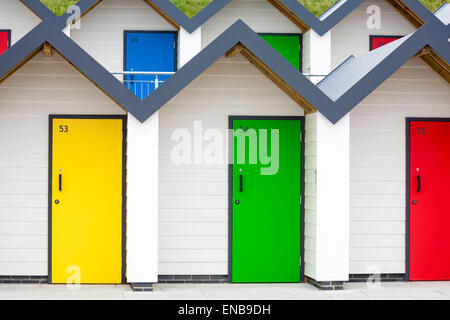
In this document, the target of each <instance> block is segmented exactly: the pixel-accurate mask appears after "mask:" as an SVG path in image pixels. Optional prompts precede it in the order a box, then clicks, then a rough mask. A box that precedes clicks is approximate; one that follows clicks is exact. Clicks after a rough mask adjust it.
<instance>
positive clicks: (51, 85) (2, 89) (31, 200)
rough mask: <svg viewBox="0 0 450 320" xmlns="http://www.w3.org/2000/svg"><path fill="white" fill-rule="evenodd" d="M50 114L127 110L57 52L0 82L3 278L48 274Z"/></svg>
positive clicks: (0, 265)
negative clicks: (4, 276) (5, 276)
mask: <svg viewBox="0 0 450 320" xmlns="http://www.w3.org/2000/svg"><path fill="white" fill-rule="evenodd" d="M8 2H9V1H8ZM17 3H20V2H19V1H17ZM2 4H3V1H2ZM20 5H22V4H20ZM27 10H28V9H27ZM0 14H1V11H0ZM49 114H124V111H123V110H122V109H121V108H119V107H118V106H117V105H116V104H115V103H114V102H112V101H111V100H110V99H109V98H108V97H107V96H106V95H104V94H103V93H102V92H101V91H100V90H98V89H97V88H96V87H95V86H94V85H92V83H91V82H90V81H88V80H87V79H86V78H85V77H84V76H83V75H81V74H80V73H79V72H78V71H77V70H75V69H74V68H73V67H72V66H70V64H69V63H67V62H66V60H64V59H63V58H62V57H61V56H59V55H58V53H56V52H54V54H53V56H52V57H49V58H47V57H45V56H44V55H43V54H42V53H38V54H37V55H36V56H35V57H33V58H32V59H31V60H30V61H29V62H27V63H26V64H25V65H24V66H22V68H20V69H19V70H17V71H16V73H14V74H13V75H11V76H10V77H9V78H8V79H6V80H5V81H4V82H3V83H1V84H0V150H1V151H0V248H1V250H0V275H46V274H47V239H48V238H47V237H48V233H47V227H48V222H47V219H48V210H47V191H48V116H49Z"/></svg>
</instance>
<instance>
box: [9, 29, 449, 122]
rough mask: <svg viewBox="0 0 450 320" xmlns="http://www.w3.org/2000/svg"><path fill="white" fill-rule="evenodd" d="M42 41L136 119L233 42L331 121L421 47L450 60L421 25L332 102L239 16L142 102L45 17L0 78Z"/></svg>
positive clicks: (441, 42) (443, 45) (438, 39)
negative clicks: (428, 48)
mask: <svg viewBox="0 0 450 320" xmlns="http://www.w3.org/2000/svg"><path fill="white" fill-rule="evenodd" d="M44 42H48V43H50V44H51V45H52V46H53V47H54V48H55V49H56V50H57V51H58V52H59V53H61V54H62V55H63V56H64V57H65V58H66V59H67V60H68V61H70V62H71V63H72V64H73V65H74V66H75V67H76V68H77V69H78V70H79V71H80V72H82V73H83V74H84V75H85V76H86V77H87V78H89V79H90V80H91V81H92V82H93V83H95V84H96V85H97V86H98V87H99V88H101V89H102V90H103V91H104V92H105V93H106V94H107V95H108V96H110V97H111V98H112V99H113V100H114V101H116V102H117V103H118V104H119V105H120V106H122V107H123V108H124V109H126V110H127V111H128V112H130V113H131V114H132V115H133V116H134V117H136V118H137V119H138V120H139V121H141V122H144V121H145V120H146V119H148V118H149V117H150V116H151V115H152V114H153V113H155V112H156V111H157V110H159V109H160V108H161V107H163V106H164V105H165V104H166V103H167V102H168V101H169V100H170V99H172V98H173V97H174V96H175V95H176V94H178V93H179V92H180V91H181V90H183V89H184V88H185V87H186V86H187V85H188V84H189V83H190V82H192V81H193V80H194V79H196V78H197V77H198V76H199V75H200V74H201V73H202V72H203V71H205V70H206V69H207V68H208V67H209V66H211V65H212V64H213V63H214V62H215V61H217V60H218V59H219V58H220V57H222V56H223V55H224V54H225V53H226V52H227V51H228V50H229V49H231V48H232V47H233V46H235V45H236V44H237V43H241V44H242V45H244V46H245V47H246V48H247V49H249V50H250V51H251V52H252V53H253V54H254V55H255V56H257V57H258V59H260V60H261V61H262V62H263V63H264V64H265V65H266V66H267V67H269V68H270V69H271V70H272V71H273V72H275V73H276V74H277V75H278V76H279V77H280V78H281V79H282V80H283V81H284V82H285V83H286V84H288V85H289V86H290V87H291V88H292V89H294V90H295V91H296V92H298V93H299V94H300V95H301V96H302V97H303V98H304V99H305V100H306V101H308V102H309V103H310V104H311V105H313V106H314V107H315V108H316V109H317V110H318V111H319V112H320V113H322V114H323V115H324V116H325V117H326V118H327V119H329V120H330V121H331V122H332V123H336V122H337V121H339V119H341V118H342V117H343V116H344V115H345V114H346V113H348V112H349V111H350V110H351V109H352V108H353V107H355V106H356V105H357V104H358V103H359V102H361V101H362V100H363V99H364V98H365V97H366V96H367V95H369V94H370V93H371V92H372V91H373V90H374V89H375V88H376V87H377V86H378V85H380V84H381V83H382V82H383V81H384V80H386V79H387V78H388V77H389V76H390V75H391V74H392V73H394V72H395V71H396V70H397V69H398V68H400V67H401V66H402V65H403V64H404V63H405V62H406V61H408V60H409V59H410V58H411V57H412V56H413V55H414V54H415V53H417V52H418V51H419V50H420V49H422V48H423V47H425V46H427V45H429V46H430V47H432V48H433V49H434V50H435V51H436V52H437V53H438V54H439V55H440V56H441V57H442V58H443V59H445V60H446V61H447V62H450V44H449V43H448V41H447V38H445V37H444V35H443V34H442V33H441V32H440V31H439V30H437V29H436V28H435V27H434V26H432V25H431V24H426V25H424V26H423V27H421V28H420V29H419V30H418V31H416V32H415V33H414V34H412V35H411V36H409V37H408V39H406V40H404V41H403V42H402V43H401V44H400V45H399V46H398V47H396V48H395V49H394V50H392V52H390V53H389V54H388V55H386V56H385V57H384V58H383V59H382V60H381V61H379V62H377V64H376V66H375V67H374V68H373V69H372V70H370V71H369V72H367V73H366V74H364V76H362V77H361V79H358V81H357V82H356V83H355V84H354V85H352V86H351V87H350V88H349V89H348V90H345V93H343V94H342V95H340V97H339V98H338V99H337V100H336V101H333V100H332V99H331V98H330V96H329V95H327V93H326V90H325V92H324V91H322V90H321V89H320V88H319V87H317V86H315V85H314V84H313V83H312V82H310V81H309V80H308V79H307V78H306V77H305V76H303V74H301V73H300V72H298V71H297V70H296V69H295V68H294V67H293V66H292V65H291V64H290V63H289V62H288V61H287V60H285V59H284V58H283V57H282V56H280V55H279V54H278V53H277V52H276V51H275V50H274V49H272V47H271V46H270V45H269V44H268V43H267V42H266V41H264V40H263V39H262V38H261V37H260V36H259V35H258V34H256V33H255V32H254V31H253V30H252V29H251V28H250V27H248V26H247V25H246V24H245V23H244V22H242V21H241V20H238V21H236V22H235V23H234V24H233V25H232V26H230V27H229V28H228V29H227V30H226V31H225V32H223V33H222V34H221V35H220V36H219V37H218V38H216V39H215V40H214V41H213V42H211V43H210V44H209V45H208V46H207V47H206V48H205V49H203V50H202V51H201V52H200V53H199V54H197V55H196V56H195V57H194V58H192V60H190V61H189V62H188V63H187V64H186V65H185V66H183V67H182V68H181V69H180V70H179V71H178V72H176V73H175V74H174V75H173V76H172V77H170V78H169V79H168V80H167V81H166V82H165V83H164V84H163V85H162V86H160V87H159V88H158V89H157V90H155V91H154V92H153V93H152V94H151V95H150V96H148V97H147V98H146V99H145V100H143V101H141V100H139V99H138V98H137V97H136V96H135V95H134V94H133V93H131V91H129V90H128V89H127V88H126V87H125V86H124V85H122V83H121V82H120V81H118V80H117V79H116V78H115V77H114V76H112V75H111V74H110V73H109V72H108V71H107V70H106V69H105V68H104V67H103V66H101V65H100V64H99V63H98V62H97V61H96V60H94V59H93V58H92V57H90V56H89V55H88V54H87V53H86V52H85V51H84V50H83V49H81V48H80V47H79V46H78V45H77V44H76V43H75V42H74V41H73V40H71V39H70V38H69V37H66V36H65V34H64V33H63V32H62V31H61V30H60V29H58V28H57V27H56V26H55V25H54V24H52V23H51V22H49V21H44V22H42V23H41V24H39V25H38V26H37V27H36V28H34V29H33V30H32V31H31V32H30V33H28V34H27V35H26V36H24V37H23V38H22V39H21V40H19V41H18V42H17V43H16V44H15V45H14V46H12V47H11V48H10V49H9V50H7V51H6V52H5V53H4V54H3V55H1V56H0V79H1V78H3V77H4V76H5V75H7V74H8V73H10V72H11V71H13V70H14V69H15V68H16V67H17V66H18V65H20V63H21V62H22V61H24V60H25V59H26V58H27V57H28V56H30V55H31V54H32V53H33V52H35V51H36V50H37V49H39V47H40V46H41V45H42V44H43V43H44ZM380 49H382V48H380ZM375 51H376V50H375ZM375 51H372V52H375ZM355 60H356V59H352V60H350V61H351V62H352V61H355ZM344 67H345V66H344ZM336 73H337V74H338V73H339V70H338V71H337V72H336ZM338 85H339V84H338Z"/></svg>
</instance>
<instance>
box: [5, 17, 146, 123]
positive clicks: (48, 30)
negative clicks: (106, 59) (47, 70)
mask: <svg viewBox="0 0 450 320" xmlns="http://www.w3.org/2000/svg"><path fill="white" fill-rule="evenodd" d="M45 42H48V43H49V44H51V45H52V47H53V48H54V49H55V50H56V51H58V52H59V53H60V54H61V55H63V56H64V57H65V58H66V59H67V60H68V61H69V62H70V63H71V64H72V65H74V66H75V67H76V68H77V69H78V70H79V71H80V72H81V73H83V74H84V75H85V76H86V77H87V78H88V79H89V80H91V81H92V82H93V83H94V84H96V85H97V86H98V87H99V88H100V89H102V90H103V91H104V92H105V93H106V94H107V95H108V96H110V97H111V98H112V99H113V100H114V101H116V102H117V103H118V104H119V105H120V106H122V107H123V108H124V109H126V110H128V111H129V112H130V113H131V114H133V115H135V117H136V118H138V119H139V120H141V121H144V120H145V119H147V118H148V116H146V115H143V114H142V113H141V112H140V111H141V110H142V106H140V103H141V101H140V100H139V99H138V98H137V97H136V96H135V95H134V94H132V93H131V91H129V90H128V89H127V88H126V87H125V86H124V85H122V83H121V82H120V81H118V80H117V79H116V78H115V77H114V76H113V75H111V74H110V73H109V72H108V71H107V70H106V69H105V68H103V67H102V66H101V65H100V64H99V63H98V62H97V61H96V60H95V59H93V58H92V57H91V56H90V55H89V54H88V53H86V52H85V51H84V50H83V49H81V48H80V47H79V46H78V45H77V44H76V43H75V42H74V41H73V40H72V39H70V38H69V37H67V36H66V35H65V34H64V33H63V32H62V31H61V30H59V28H58V27H57V26H55V25H54V24H53V23H51V22H50V21H43V22H41V23H40V24H39V25H37V26H36V27H35V28H34V29H33V30H31V31H30V32H29V33H28V34H26V35H25V36H24V37H22V38H21V39H20V40H19V41H18V42H16V43H15V44H14V45H13V46H12V47H11V48H10V49H8V50H7V51H5V52H4V53H3V54H2V55H1V56H0V79H2V78H3V77H5V76H6V75H7V74H8V73H10V72H11V71H13V70H14V69H15V68H16V67H17V66H19V65H20V64H21V63H22V62H23V61H24V60H26V59H27V58H28V57H29V56H30V55H32V54H33V53H35V52H36V50H38V49H39V48H40V47H41V46H42V44H44V43H45Z"/></svg>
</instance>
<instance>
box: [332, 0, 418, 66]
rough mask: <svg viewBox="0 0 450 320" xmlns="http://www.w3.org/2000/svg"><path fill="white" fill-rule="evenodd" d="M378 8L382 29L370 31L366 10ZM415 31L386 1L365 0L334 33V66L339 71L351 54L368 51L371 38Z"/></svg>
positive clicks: (357, 54)
mask: <svg viewBox="0 0 450 320" xmlns="http://www.w3.org/2000/svg"><path fill="white" fill-rule="evenodd" d="M371 5H376V6H378V7H379V8H380V10H381V15H380V18H381V28H380V29H373V30H370V29H368V28H367V19H368V18H369V17H370V15H371V14H368V13H367V12H366V11H367V8H368V7H369V6H371ZM415 30H416V28H415V27H414V26H413V25H412V24H411V23H410V22H409V21H408V20H407V19H406V18H404V17H403V16H402V15H401V14H400V13H399V12H398V11H397V10H396V9H394V8H393V7H392V6H391V5H390V4H389V3H388V2H387V1H386V0H366V1H364V2H363V3H362V4H361V5H360V6H359V7H358V8H357V9H356V10H355V11H353V12H352V13H351V14H350V15H348V16H347V17H346V18H344V19H343V20H342V21H340V22H339V23H338V24H337V25H336V26H335V27H334V28H333V29H332V30H331V66H332V68H333V69H334V68H336V67H337V66H338V65H339V64H341V63H342V62H343V61H344V60H345V59H347V58H348V57H349V56H350V55H355V56H359V55H361V54H363V53H366V52H368V51H369V36H370V35H385V36H386V35H393V36H402V35H407V34H410V33H412V32H414V31H415Z"/></svg>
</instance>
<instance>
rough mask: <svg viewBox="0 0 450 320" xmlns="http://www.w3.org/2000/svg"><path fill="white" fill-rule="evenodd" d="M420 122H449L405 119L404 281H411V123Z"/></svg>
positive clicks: (436, 119)
mask: <svg viewBox="0 0 450 320" xmlns="http://www.w3.org/2000/svg"><path fill="white" fill-rule="evenodd" d="M416 121H421V122H450V118H420V117H406V118H405V124H406V125H405V134H406V145H405V148H406V169H405V170H406V171H405V175H406V189H405V192H406V206H405V207H406V212H405V218H406V219H405V277H406V281H411V278H410V267H411V260H410V245H411V238H410V237H411V234H410V231H411V229H410V228H411V224H410V215H411V212H410V210H411V193H410V192H411V190H410V188H409V184H410V182H411V181H410V178H409V176H410V170H411V164H410V162H411V135H410V132H411V123H412V122H416Z"/></svg>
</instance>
